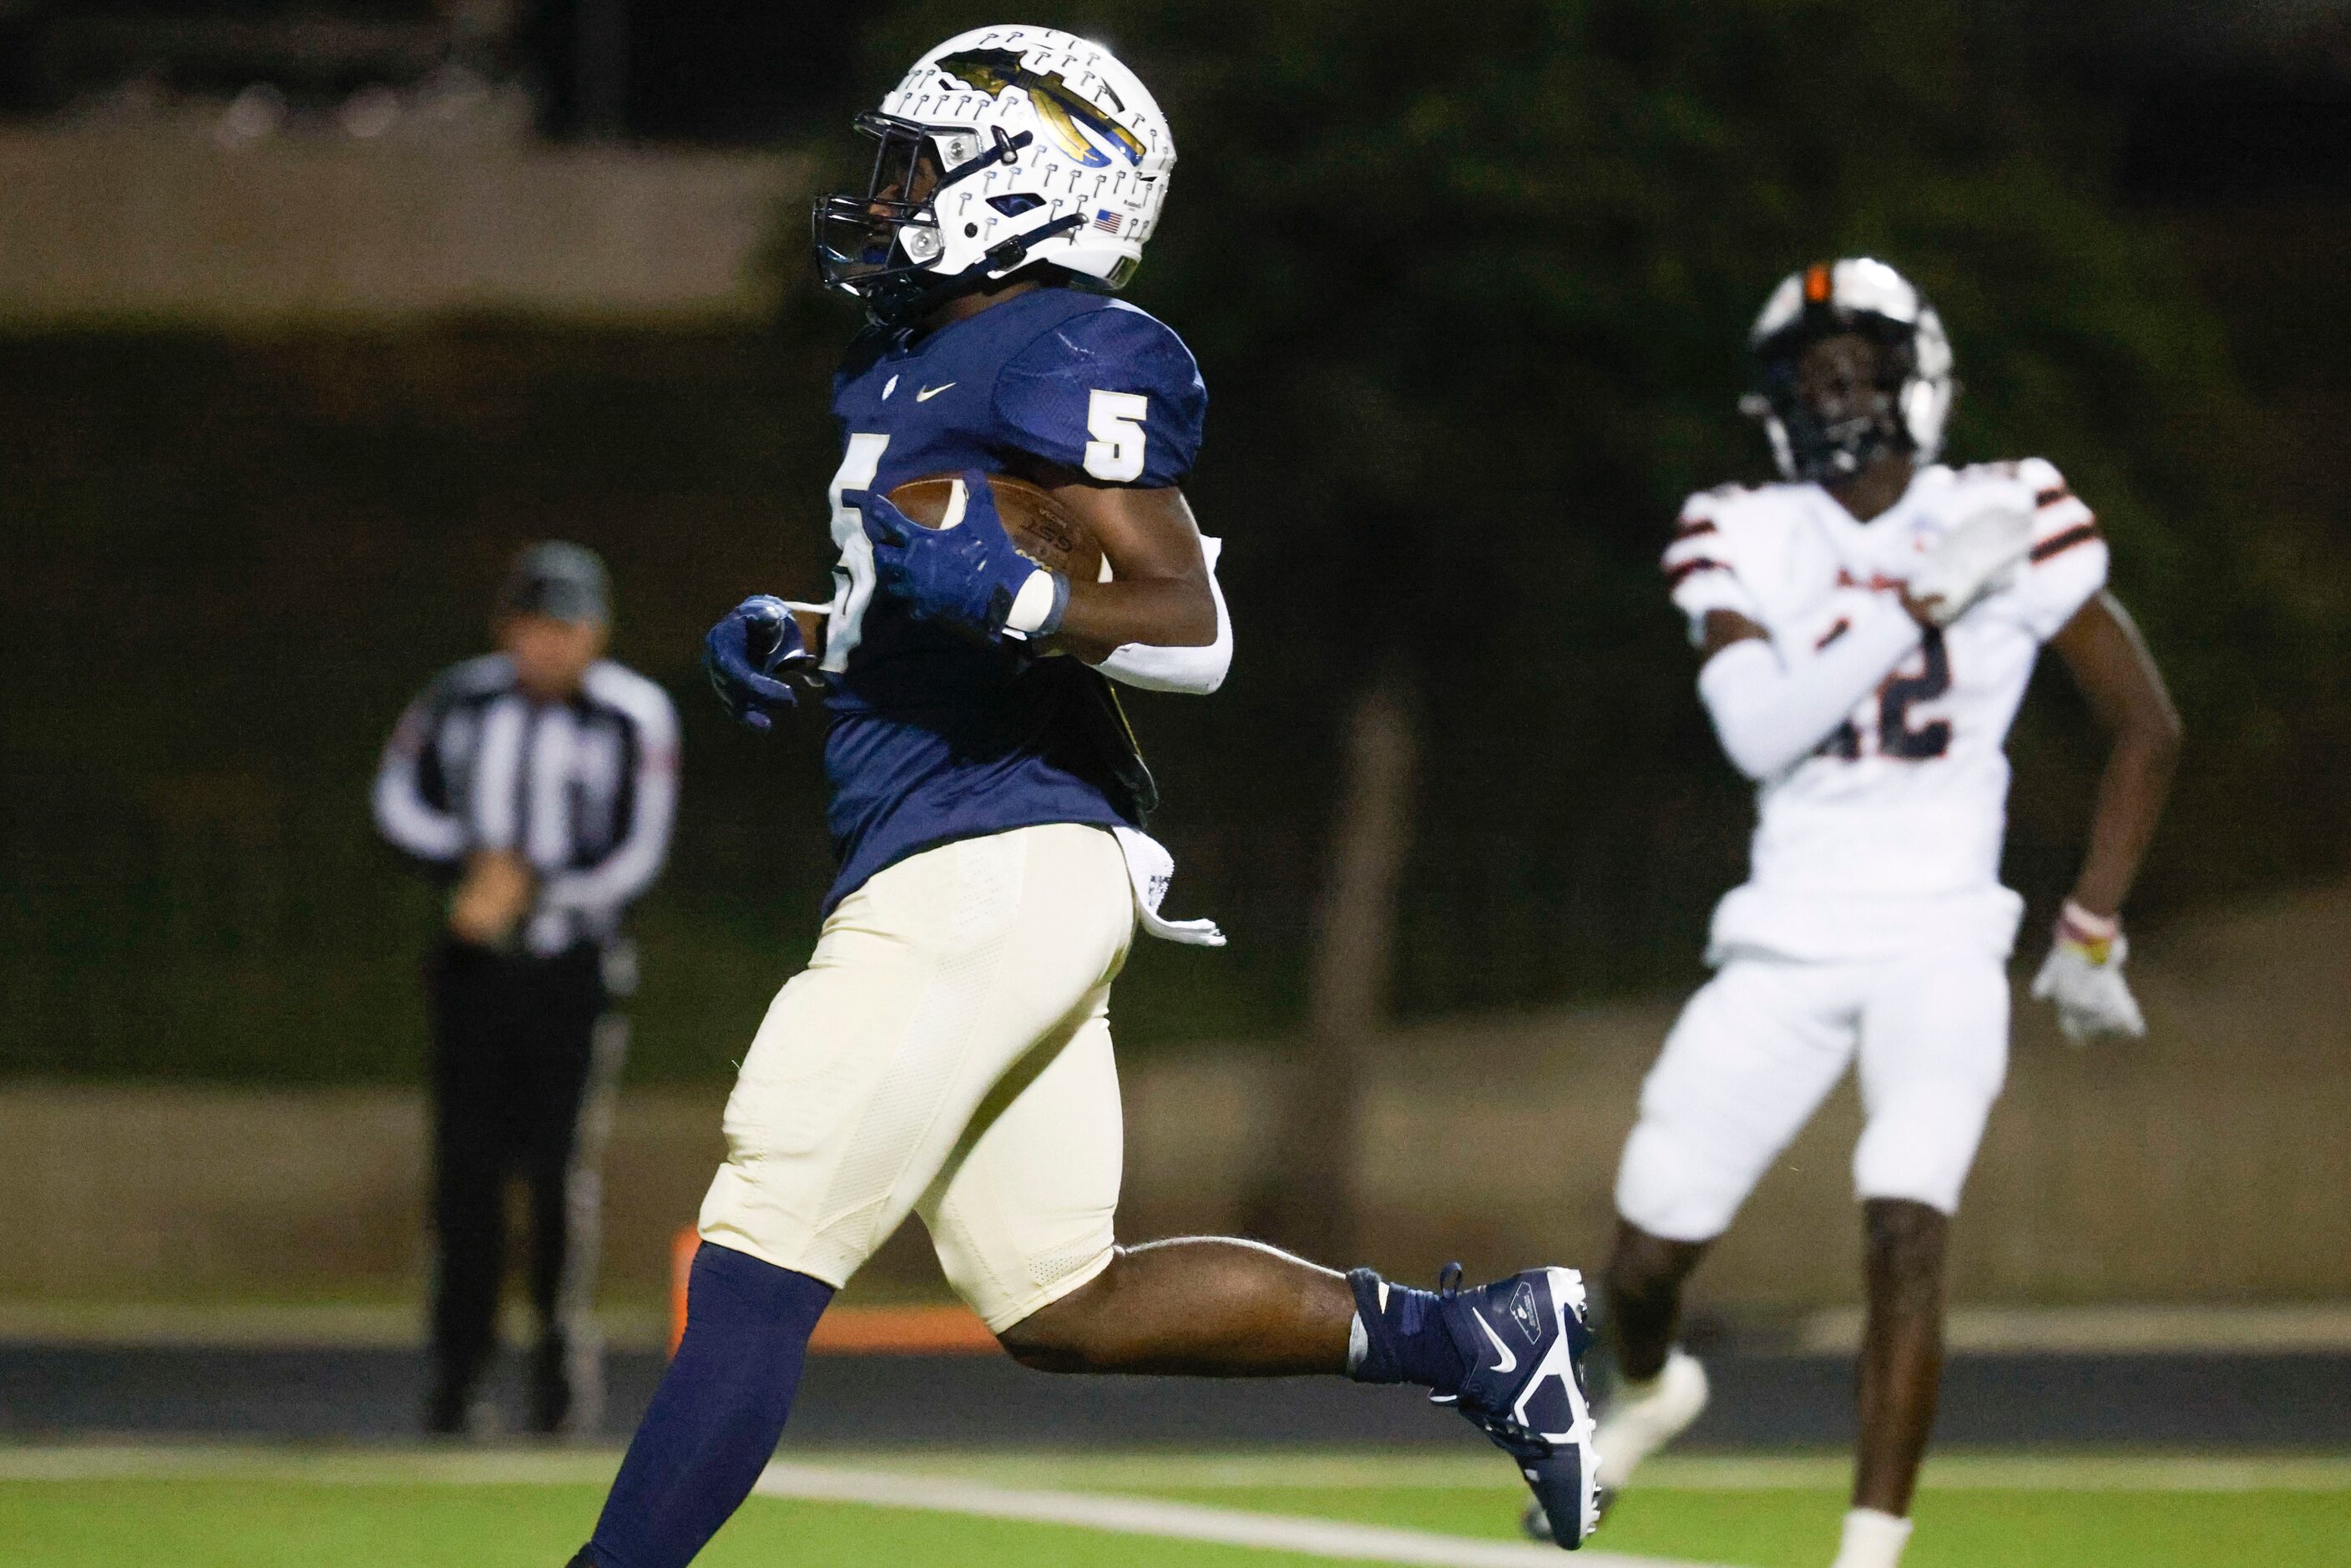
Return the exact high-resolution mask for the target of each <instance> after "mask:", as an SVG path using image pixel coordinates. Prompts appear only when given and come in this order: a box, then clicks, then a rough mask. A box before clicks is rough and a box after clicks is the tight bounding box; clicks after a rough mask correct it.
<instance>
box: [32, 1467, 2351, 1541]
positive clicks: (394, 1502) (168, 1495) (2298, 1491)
mask: <svg viewBox="0 0 2351 1568" xmlns="http://www.w3.org/2000/svg"><path fill="white" fill-rule="evenodd" d="M612 1462H613V1456H611V1455H593V1454H581V1455H569V1454H559V1453H542V1454H528V1453H524V1454H517V1455H496V1454H492V1455H483V1456H475V1455H469V1454H464V1453H458V1454H430V1455H418V1454H408V1453H402V1452H398V1451H386V1452H381V1453H376V1452H370V1451H365V1450H357V1451H341V1452H337V1451H331V1450H328V1451H315V1450H314V1451H299V1450H294V1451H266V1450H234V1451H229V1450H214V1449H174V1448H159V1449H147V1450H107V1449H53V1450H42V1449H29V1448H0V1562H5V1563H10V1564H16V1563H38V1564H41V1565H42V1568H117V1565H121V1568H129V1565H131V1564H137V1565H140V1568H149V1565H152V1564H156V1563H170V1564H172V1568H313V1565H315V1564H319V1563H352V1564H365V1565H367V1568H410V1565H413V1568H439V1565H442V1564H447V1565H450V1568H457V1565H461V1564H462V1565H464V1568H525V1565H528V1568H557V1565H559V1564H560V1563H562V1562H563V1560H564V1559H565V1557H566V1556H568V1555H569V1552H570V1551H571V1550H572V1548H574V1547H575V1546H577V1545H578V1544H579V1542H580V1540H581V1539H582V1538H583V1537H584V1535H585V1534H586V1532H587V1530H588V1528H589V1525H590V1522H591V1521H593V1519H594V1517H595V1512H596V1509H597V1507H598V1505H599V1503H600V1502H601V1498H602V1487H601V1483H600V1480H599V1479H598V1478H599V1477H601V1475H603V1474H608V1473H609V1471H610V1469H611V1464H612ZM1941 1468H1942V1469H1945V1470H1947V1471H1948V1472H1949V1478H1948V1479H1947V1480H1946V1481H1944V1482H1942V1483H1940V1484H1930V1486H1929V1489H1928V1491H1927V1493H1926V1495H1925V1496H1924V1497H1923V1499H1922V1500H1921V1502H1920V1505H1919V1508H1918V1519H1919V1529H1918V1533H1917V1539H1916V1542H1915V1543H1914V1545H1913V1547H1912V1549H1911V1552H1910V1553H1909V1555H1908V1556H1907V1558H1906V1559H1905V1563H1906V1568H1961V1565H1965V1568H2011V1565H2012V1568H2109V1565H2111V1568H2174V1565H2179V1568H2187V1565H2190V1564H2193V1565H2196V1568H2204V1565H2207V1564H2217V1563H2231V1564H2234V1563H2261V1564H2263V1565H2264V1568H2319V1565H2321V1564H2327V1565H2340V1564H2342V1563H2346V1561H2351V1462H2339V1461H2325V1460H2304V1461H2286V1462H2278V1463H2272V1464H2262V1463H2259V1462H2254V1463H2244V1462H2237V1461H2222V1462H2215V1463H2210V1464H2202V1463H2198V1462H2196V1461H2192V1460H2182V1461H2176V1462H2172V1463H2169V1464H2165V1463H2151V1462H2147V1461H2128V1460H2125V1461H2116V1462H2114V1463H2111V1464H2105V1465H2101V1464H2100V1463H2099V1462H2097V1461H2079V1460H2015V1461H2001V1460H1988V1461H1970V1460H1966V1459H1960V1460H1955V1461H1949V1462H1948V1463H1946V1464H1945V1465H1943V1466H1942V1467H1941ZM797 1469H798V1470H799V1473H800V1474H801V1475H802V1476H803V1477H806V1476H811V1475H813V1476H818V1477H820V1478H831V1477H835V1476H839V1477H841V1478H843V1479H841V1483H840V1484H841V1485H845V1486H850V1487H852V1488H853V1487H854V1486H856V1485H862V1484H864V1483H863V1482H862V1480H860V1479H859V1478H861V1477H870V1476H872V1475H873V1474H874V1473H875V1472H877V1471H884V1470H886V1471H887V1472H888V1473H889V1474H890V1475H891V1476H894V1477H896V1478H897V1486H898V1495H899V1496H900V1497H901V1499H902V1500H904V1498H906V1497H909V1496H913V1497H922V1498H925V1499H926V1500H927V1499H928V1498H930V1497H931V1496H932V1490H931V1489H937V1491H938V1493H939V1494H947V1493H952V1494H953V1495H952V1496H944V1495H943V1496H942V1500H946V1501H950V1502H954V1503H956V1505H957V1506H958V1507H967V1508H976V1509H978V1510H981V1511H989V1510H996V1511H1001V1510H1002V1509H1005V1508H1009V1509H1012V1510H1014V1511H1018V1510H1019V1509H1022V1508H1029V1507H1033V1506H1035V1503H1036V1500H1038V1499H1040V1497H1041V1498H1045V1499H1047V1500H1049V1501H1050V1500H1051V1499H1053V1498H1056V1497H1058V1498H1060V1499H1061V1500H1062V1503H1061V1506H1071V1504H1069V1502H1068V1500H1069V1499H1070V1497H1071V1494H1076V1496H1077V1498H1078V1499H1079V1501H1078V1502H1077V1503H1076V1504H1075V1505H1074V1506H1078V1507H1081V1508H1082V1507H1091V1506H1097V1505H1098V1504H1099V1503H1100V1502H1101V1501H1102V1500H1105V1499H1114V1498H1125V1499H1148V1500H1162V1501H1165V1502H1173V1503H1178V1504H1186V1505H1192V1506H1190V1507H1188V1508H1184V1509H1177V1510H1165V1511H1163V1512H1165V1513H1167V1514H1168V1515H1169V1516H1170V1518H1171V1519H1172V1520H1174V1521H1175V1524H1174V1526H1173V1527H1174V1528H1179V1529H1181V1528H1192V1527H1193V1525H1192V1523H1191V1522H1187V1521H1208V1524H1207V1529H1208V1530H1209V1531H1210V1532H1211V1533H1214V1532H1215V1531H1219V1530H1224V1531H1231V1530H1239V1531H1242V1532H1244V1533H1246V1532H1247V1531H1249V1530H1250V1529H1254V1528H1259V1527H1260V1526H1261V1525H1262V1523H1263V1521H1262V1518H1261V1516H1265V1515H1274V1516H1280V1517H1282V1518H1285V1519H1290V1520H1296V1519H1301V1518H1303V1519H1307V1520H1319V1521H1347V1522H1350V1523H1353V1524H1359V1525H1377V1526H1387V1527H1393V1528H1395V1529H1400V1530H1405V1531H1416V1532H1433V1533H1435V1534H1437V1535H1440V1536H1446V1537H1452V1538H1456V1539H1457V1541H1458V1542H1460V1544H1461V1547H1462V1548H1463V1549H1464V1556H1465V1559H1468V1560H1479V1559H1477V1558H1476V1553H1477V1552H1479V1550H1481V1549H1482V1550H1484V1551H1485V1552H1488V1553H1489V1555H1488V1556H1486V1557H1485V1558H1484V1559H1482V1560H1483V1561H1489V1562H1490V1561H1492V1560H1493V1558H1492V1556H1491V1555H1490V1552H1491V1547H1490V1545H1489V1544H1487V1543H1491V1542H1507V1541H1509V1540H1510V1539H1512V1538H1513V1534H1514V1531H1513V1523H1514V1519H1515V1512H1514V1511H1515V1509H1516V1507H1517V1506H1518V1501H1519V1499H1518V1497H1517V1495H1515V1494H1514V1493H1513V1491H1512V1490H1511V1488H1510V1485H1509V1481H1508V1477H1507V1474H1504V1475H1496V1474H1494V1473H1493V1470H1494V1467H1493V1466H1491V1465H1490V1464H1479V1465H1473V1464H1470V1463H1468V1461H1467V1460H1466V1458H1453V1457H1450V1456H1447V1457H1445V1458H1436V1459H1416V1458H1371V1459H1364V1458H1338V1457H1324V1458H1316V1457H1311V1456H1287V1455H1285V1456H1277V1457H1273V1458H1233V1457H1226V1458H1216V1457H1209V1456H1203V1457H1196V1458H1186V1457H1180V1456H1156V1457H1144V1456H1132V1457H1123V1458H1108V1457H1105V1458H1093V1459H1087V1460H1056V1459H1051V1458H1003V1457H995V1458H986V1459H965V1460H956V1459H952V1458H949V1459H942V1458H930V1459H926V1460H923V1461H920V1462H919V1463H917V1462H915V1461H911V1460H906V1459H904V1458H900V1459H899V1460H897V1461H896V1462H893V1460H892V1459H891V1458H890V1457H888V1456H861V1457H859V1458H858V1459H856V1460H855V1461H854V1463H853V1465H852V1464H850V1463H848V1462H846V1461H844V1465H843V1467H842V1468H840V1469H835V1468H832V1467H824V1468H820V1469H810V1468H809V1467H806V1466H802V1467H797ZM1838 1469H1839V1467H1838V1466H1837V1465H1836V1464H1835V1463H1834V1462H1833V1461H1823V1462H1809V1461H1794V1462H1790V1463H1781V1462H1773V1461H1761V1462H1757V1461H1723V1462H1717V1463H1713V1464H1709V1463H1708V1462H1707V1461H1704V1460H1698V1461H1690V1462H1687V1463H1682V1464H1679V1465H1676V1464H1675V1463H1674V1462H1672V1461H1667V1462H1665V1463H1664V1464H1663V1465H1661V1466H1660V1473H1659V1475H1658V1478H1657V1479H1658V1484H1657V1485H1655V1486H1653V1487H1649V1488H1646V1489H1645V1490H1641V1491H1638V1492H1635V1494H1633V1495H1632V1496H1630V1497H1628V1498H1627V1499H1626V1500H1625V1501H1624V1502H1623V1503H1622V1504H1621V1505H1620V1506H1619V1508H1618V1510H1617V1511H1616V1512H1615V1513H1614V1515H1613V1516H1612V1517H1611V1519H1610V1521H1609V1523H1608V1526H1607V1528H1606V1529H1605V1530H1604V1532H1603V1533H1602V1535H1601V1537H1600V1538H1599V1539H1598V1540H1597V1541H1595V1542H1593V1547H1594V1548H1595V1550H1604V1551H1606V1552H1612V1553H1630V1554H1635V1555H1642V1556H1656V1557H1664V1558H1671V1559H1676V1560H1679V1561H1682V1562H1685V1563H1708V1564H1724V1565H1728V1568H1823V1565H1825V1564H1826V1563H1827V1562H1828V1559H1829V1557H1830V1555H1831V1554H1832V1551H1833V1548H1834V1541H1835V1531H1836V1525H1837V1518H1838V1515H1839V1512H1840V1511H1841V1510H1842V1507H1843V1501H1842V1494H1841V1489H1840V1487H1839V1485H1838V1484H1837V1479H1836V1476H1837V1470H1838ZM910 1471H913V1472H918V1473H919V1477H920V1479H917V1480H916V1481H915V1482H914V1485H913V1486H912V1487H911V1488H909V1487H908V1486H907V1484H906V1482H905V1479H904V1478H905V1477H906V1476H907V1475H908V1473H909V1472H910ZM784 1484H785V1485H787V1486H789V1485H791V1484H794V1483H791V1482H786V1483H784ZM833 1484H834V1482H833V1481H832V1480H831V1479H822V1480H821V1487H830V1486H832V1485H833ZM1147 1523H1148V1521H1147V1520H1146V1521H1144V1522H1143V1523H1138V1522H1137V1521H1134V1520H1129V1521H1126V1522H1125V1525H1124V1527H1123V1528H1122V1529H1120V1530H1118V1531H1115V1532H1113V1531H1111V1530H1108V1529H1104V1528H1098V1527H1084V1526H1078V1525H1072V1524H1068V1523H1043V1522H1037V1521H1032V1520H1028V1519H1017V1518H982V1517H975V1516H974V1515H973V1514H972V1513H971V1512H968V1511H967V1512H946V1511H928V1510H925V1509H920V1508H907V1507H882V1506H868V1505H862V1504H858V1503H852V1502H843V1501H831V1500H810V1499H808V1498H805V1497H758V1498H755V1499H754V1500H752V1501H751V1502H750V1503H749V1504H748V1505H747V1506H746V1508H745V1509H744V1511H743V1512H742V1513H741V1514H740V1515H739V1516H737V1519H736V1521H734V1522H733V1523H732V1524H731V1525H729V1526H728V1527H727V1529H726V1531H724V1532H723V1533H722V1534H721V1535H720V1536H719V1538H718V1540H717V1541H716V1542H715V1543H714V1544H713V1546H712V1547H711V1549H710V1551H709V1552H706V1553H705V1555H704V1557H703V1558H702V1559H701V1561H702V1562H703V1563H707V1564H710V1565H711V1568H752V1565H754V1564H759V1565H773V1564H777V1563H825V1564H829V1565H830V1564H843V1565H854V1564H863V1563H874V1564H883V1563H887V1564H893V1565H895V1564H901V1563H925V1564H930V1563H938V1564H969V1565H973V1568H996V1565H998V1564H1001V1565H1004V1568H1062V1565H1071V1568H1074V1565H1077V1564H1095V1563H1099V1564H1121V1565H1124V1564H1135V1565H1139V1568H1301V1565H1304V1564H1308V1563H1323V1564H1329V1563H1333V1562H1343V1561H1355V1562H1371V1561H1406V1560H1411V1561H1423V1562H1426V1561H1432V1560H1437V1561H1442V1560H1444V1559H1443V1558H1441V1557H1440V1558H1437V1559H1431V1558H1428V1557H1426V1556H1424V1557H1420V1558H1410V1559H1407V1558H1400V1557H1386V1558H1342V1557H1336V1556H1333V1555H1330V1554H1327V1552H1326V1553H1324V1554H1319V1555H1307V1554H1302V1553H1301V1552H1290V1551H1280V1550H1271V1549H1261V1548H1253V1547H1249V1546H1243V1545H1235V1544H1220V1543H1214V1542H1207V1541H1202V1540H1190V1539H1174V1538H1171V1537H1169V1536H1168V1535H1165V1534H1159V1533H1152V1532H1150V1531H1149V1530H1148V1529H1146V1528H1144V1525H1145V1524H1147ZM1470 1538H1483V1541H1482V1542H1473V1541H1472V1540H1471V1539H1470ZM1388 1539H1391V1540H1393V1539H1399V1538H1395V1537H1390V1538H1388ZM1412 1539H1414V1540H1416V1541H1418V1542H1420V1549H1421V1550H1424V1551H1425V1550H1426V1541H1425V1538H1421V1537H1415V1538H1412ZM1549 1555H1551V1557H1552V1560H1554V1561H1556V1560H1559V1559H1558V1558H1557V1557H1556V1554H1549ZM1587 1560H1588V1559H1587ZM1529 1561H1531V1562H1534V1561H1541V1559H1540V1558H1537V1557H1534V1556H1533V1555H1532V1554H1531V1553H1530V1555H1529Z"/></svg>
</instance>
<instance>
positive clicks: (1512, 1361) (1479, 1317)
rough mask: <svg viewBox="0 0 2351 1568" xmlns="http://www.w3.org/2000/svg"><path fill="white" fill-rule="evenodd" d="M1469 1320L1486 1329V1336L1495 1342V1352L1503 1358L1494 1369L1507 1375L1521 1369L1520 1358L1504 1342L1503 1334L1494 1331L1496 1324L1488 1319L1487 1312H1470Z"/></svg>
mask: <svg viewBox="0 0 2351 1568" xmlns="http://www.w3.org/2000/svg"><path fill="white" fill-rule="evenodd" d="M1469 1321H1470V1322H1474V1323H1476V1324H1477V1325H1478V1326H1479V1328H1481V1329H1483V1330H1484V1331H1485V1333H1486V1337H1487V1338H1488V1339H1489V1340H1491V1341H1492V1342H1493V1343H1494V1354H1496V1355H1499V1356H1500V1357H1501V1358H1502V1364H1501V1365H1499V1366H1498V1367H1496V1368H1494V1370H1495V1371H1496V1372H1498V1373H1500V1374H1501V1375H1504V1376H1505V1377H1507V1376H1509V1375H1510V1374H1511V1373H1513V1372H1516V1371H1517V1370H1518V1369H1519V1358H1518V1357H1517V1356H1516V1355H1514V1354H1511V1351H1510V1346H1509V1345H1506V1344H1504V1343H1502V1336H1501V1335H1500V1334H1498V1333H1495V1332H1494V1325H1493V1324H1491V1323H1489V1322H1487V1321H1486V1314H1485V1313H1483V1312H1473V1313H1472V1314H1470V1320H1469Z"/></svg>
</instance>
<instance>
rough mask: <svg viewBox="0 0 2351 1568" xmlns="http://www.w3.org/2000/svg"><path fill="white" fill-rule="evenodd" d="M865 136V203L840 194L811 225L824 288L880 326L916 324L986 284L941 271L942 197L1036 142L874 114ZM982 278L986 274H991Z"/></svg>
mask: <svg viewBox="0 0 2351 1568" xmlns="http://www.w3.org/2000/svg"><path fill="white" fill-rule="evenodd" d="M857 131H858V133H859V134H860V135H863V136H870V137H872V139H873V144H874V145H873V168H872V172H871V174H869V175H868V176H867V179H866V184H865V193H864V194H863V195H852V194H851V193H847V192H837V193H833V194H831V195H828V196H820V197H818V198H817V202H816V208H815V211H814V212H813V214H811V217H810V226H811V227H812V229H813V230H814V235H813V237H814V241H815V246H816V263H817V271H818V273H819V275H820V277H822V278H823V280H824V285H825V287H828V288H831V289H834V290H837V291H838V292H841V293H843V294H850V295H854V296H856V297H857V298H860V299H862V300H864V301H865V304H866V306H867V308H869V309H871V310H872V312H873V314H874V316H875V317H876V318H877V319H881V320H883V321H892V322H897V321H905V320H910V319H913V318H914V317H915V316H918V315H920V314H921V313H922V311H923V310H924V309H925V308H928V307H929V306H930V305H932V304H935V303H936V302H937V300H938V299H940V298H944V297H945V296H946V294H948V293H952V292H954V291H955V288H954V287H953V286H955V285H957V284H961V285H964V286H967V287H968V286H969V285H971V284H974V283H977V281H978V278H977V277H964V276H962V275H953V274H950V275H946V276H944V277H943V276H942V275H941V274H940V273H939V272H938V271H937V270H936V264H937V262H938V259H939V257H940V256H941V255H942V254H943V253H944V252H945V250H946V244H945V242H944V241H943V240H942V239H941V237H940V235H939V220H938V197H939V194H940V193H941V192H943V191H946V189H948V188H949V187H951V186H953V185H955V184H956V183H960V182H961V181H964V180H967V179H968V178H970V177H971V176H972V175H974V174H977V173H978V172H980V171H981V170H983V169H987V168H990V167H993V166H994V165H996V164H998V163H1001V162H1010V161H1011V160H1012V159H1013V158H1014V157H1016V156H1017V155H1018V154H1019V150H1020V148H1021V146H1022V145H1023V144H1025V143H1026V142H1027V141H1029V137H1028V135H1027V133H1025V132H1024V133H1022V134H1021V135H1019V136H1007V135H1006V134H1005V133H1004V132H1003V131H1000V130H998V131H996V132H995V134H994V136H993V137H992V138H989V137H983V136H981V135H979V134H977V133H976V132H974V131H968V130H965V129H962V128H958V127H950V128H946V129H942V128H939V127H935V126H929V125H925V124H922V123H921V122H920V121H918V120H904V119H901V118H900V117H898V116H896V115H893V114H882V113H879V112H872V111H869V112H867V113H864V114H861V115H859V116H858V117H857ZM984 259H985V260H988V261H993V260H994V259H995V258H993V257H989V258H984ZM978 270H979V271H980V273H981V274H982V275H985V273H986V272H987V271H989V270H992V268H991V267H981V268H979V269H978Z"/></svg>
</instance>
